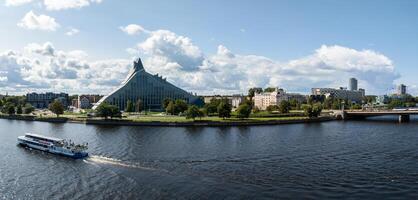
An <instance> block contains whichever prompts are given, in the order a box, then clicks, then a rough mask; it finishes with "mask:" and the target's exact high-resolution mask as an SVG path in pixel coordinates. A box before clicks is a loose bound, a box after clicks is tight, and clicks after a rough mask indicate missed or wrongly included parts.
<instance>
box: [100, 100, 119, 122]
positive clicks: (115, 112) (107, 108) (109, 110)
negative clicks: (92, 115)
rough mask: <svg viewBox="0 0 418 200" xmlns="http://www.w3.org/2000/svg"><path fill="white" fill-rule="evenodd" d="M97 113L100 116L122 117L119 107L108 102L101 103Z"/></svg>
mask: <svg viewBox="0 0 418 200" xmlns="http://www.w3.org/2000/svg"><path fill="white" fill-rule="evenodd" d="M96 115H97V116H99V117H104V118H105V119H107V118H109V117H110V118H113V117H122V114H121V112H120V110H119V108H118V107H117V106H115V105H110V104H108V103H101V104H100V105H99V106H97V108H96Z"/></svg>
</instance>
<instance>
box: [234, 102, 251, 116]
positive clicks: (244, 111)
mask: <svg viewBox="0 0 418 200" xmlns="http://www.w3.org/2000/svg"><path fill="white" fill-rule="evenodd" d="M250 114H251V106H250V105H248V104H241V105H240V106H238V108H237V117H238V118H240V119H244V118H248V117H249V116H250Z"/></svg>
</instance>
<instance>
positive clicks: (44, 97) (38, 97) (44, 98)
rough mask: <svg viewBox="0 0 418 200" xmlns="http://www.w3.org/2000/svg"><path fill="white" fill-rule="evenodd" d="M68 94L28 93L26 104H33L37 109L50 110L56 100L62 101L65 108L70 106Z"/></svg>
mask: <svg viewBox="0 0 418 200" xmlns="http://www.w3.org/2000/svg"><path fill="white" fill-rule="evenodd" d="M68 99H69V98H68V94H67V93H52V92H47V93H34V92H33V93H28V94H26V102H27V103H29V104H31V105H32V106H33V107H35V108H39V109H42V108H48V106H49V104H50V103H52V102H53V101H54V100H58V101H61V103H62V104H63V105H64V107H67V106H68V103H69V102H68Z"/></svg>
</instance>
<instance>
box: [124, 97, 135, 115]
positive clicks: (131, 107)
mask: <svg viewBox="0 0 418 200" xmlns="http://www.w3.org/2000/svg"><path fill="white" fill-rule="evenodd" d="M134 111H135V108H134V103H133V102H132V101H131V100H128V102H126V109H125V112H134Z"/></svg>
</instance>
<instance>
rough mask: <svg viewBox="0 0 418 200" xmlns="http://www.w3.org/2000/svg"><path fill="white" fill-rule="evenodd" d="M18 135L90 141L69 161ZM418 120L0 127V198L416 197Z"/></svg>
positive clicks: (17, 124) (27, 124) (1, 124)
mask: <svg viewBox="0 0 418 200" xmlns="http://www.w3.org/2000/svg"><path fill="white" fill-rule="evenodd" d="M25 132H32V133H38V134H44V135H48V136H53V137H59V138H67V139H72V140H73V141H75V142H78V143H81V142H88V143H89V153H90V157H88V158H86V159H80V160H73V159H69V158H64V157H60V156H56V155H51V154H47V153H43V152H40V151H36V150H29V149H25V148H22V147H19V146H17V145H16V138H17V136H19V135H23V134H24V133H25ZM417 144H418V120H417V119H416V118H414V119H413V120H412V121H411V122H410V123H405V124H398V123H397V119H396V118H393V119H389V120H387V119H385V118H379V119H377V120H371V121H349V122H343V121H332V122H324V123H313V124H290V125H278V126H254V127H227V128H225V127H223V128H216V127H207V128H204V127H199V128H185V127H176V128H173V127H129V126H95V125H84V124H72V123H65V124H54V123H45V122H29V121H15V120H5V119H0V199H270V198H271V199H277V198H304V199H305V198H308V199H309V198H314V199H323V198H334V199H339V198H344V197H345V198H347V197H350V198H354V199H361V198H369V199H370V198H374V199H381V198H383V197H384V198H400V197H401V198H410V199H412V198H414V199H416V198H417V197H418V145H417Z"/></svg>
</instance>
